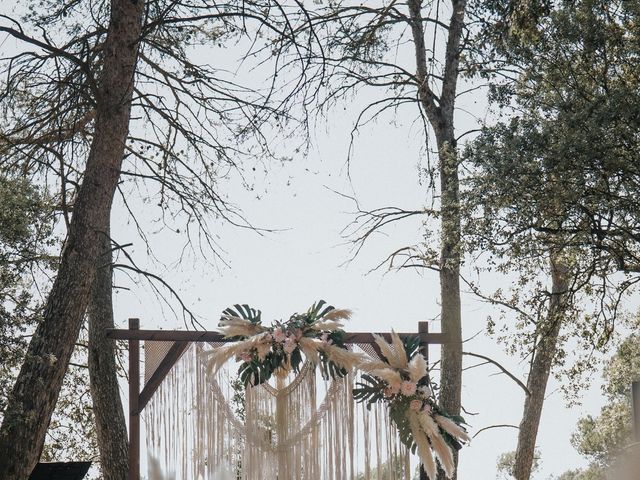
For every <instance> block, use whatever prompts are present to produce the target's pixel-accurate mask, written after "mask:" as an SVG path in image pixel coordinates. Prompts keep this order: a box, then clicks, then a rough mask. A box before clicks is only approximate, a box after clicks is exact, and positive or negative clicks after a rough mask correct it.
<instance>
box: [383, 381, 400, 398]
mask: <svg viewBox="0 0 640 480" xmlns="http://www.w3.org/2000/svg"><path fill="white" fill-rule="evenodd" d="M399 392H400V386H399V385H395V384H394V385H389V386H388V387H387V388H385V389H384V396H385V397H387V398H389V397H393V396H394V395H397V394H398V393H399Z"/></svg>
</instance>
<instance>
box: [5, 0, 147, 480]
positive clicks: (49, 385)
mask: <svg viewBox="0 0 640 480" xmlns="http://www.w3.org/2000/svg"><path fill="white" fill-rule="evenodd" d="M143 12H144V1H142V0H139V1H132V0H112V2H111V10H110V21H109V29H108V32H107V36H106V40H105V45H104V56H103V59H104V60H103V62H104V64H103V67H102V72H101V74H100V80H99V83H98V85H97V91H96V101H97V104H96V127H95V136H94V138H93V141H92V143H91V150H90V152H89V156H88V159H87V165H86V169H85V172H84V178H83V182H82V186H81V187H80V189H79V192H78V196H77V199H76V201H75V205H74V212H73V217H72V219H71V223H70V225H69V232H68V236H67V240H66V245H65V247H64V249H63V252H62V257H61V260H60V267H59V269H58V274H57V277H56V280H55V281H54V284H53V286H52V289H51V292H50V293H49V298H48V300H47V305H46V307H45V311H44V318H43V321H42V322H41V323H40V324H39V325H38V328H37V329H36V331H35V333H34V336H33V338H32V340H31V342H30V344H29V348H28V350H27V353H26V356H25V361H24V363H23V365H22V368H21V370H20V374H19V376H18V378H17V380H16V383H15V385H14V387H13V390H12V393H11V395H10V397H9V400H8V405H7V408H6V409H5V413H4V419H3V422H2V427H1V429H0V451H2V452H3V455H2V457H0V476H1V477H2V478H6V479H8V480H12V479H15V480H23V479H25V478H28V477H29V475H30V474H31V471H32V469H33V467H34V466H35V464H36V462H37V461H38V458H39V456H40V452H41V451H42V447H43V444H44V438H45V434H46V430H47V427H48V425H49V421H50V419H51V414H52V412H53V409H54V407H55V403H56V400H57V398H58V394H59V392H60V386H61V384H62V380H63V378H64V374H65V372H66V369H67V365H68V363H69V360H70V357H71V353H72V351H73V346H74V344H75V341H76V338H77V337H78V333H79V331H80V327H81V325H82V320H83V317H84V313H85V310H86V308H87V305H88V303H89V297H90V294H91V287H92V283H93V279H94V277H95V272H96V265H97V261H98V257H99V255H100V251H101V249H100V246H101V245H102V242H101V237H102V236H104V235H105V233H106V232H107V231H108V228H107V227H108V225H109V214H110V211H111V203H112V201H113V196H114V193H115V189H116V184H117V181H118V179H119V177H120V169H121V164H122V159H123V157H124V152H125V142H126V138H127V134H128V129H129V116H130V112H131V98H132V94H133V82H134V76H135V68H136V62H137V57H138V45H139V38H140V33H141V27H142V15H143Z"/></svg>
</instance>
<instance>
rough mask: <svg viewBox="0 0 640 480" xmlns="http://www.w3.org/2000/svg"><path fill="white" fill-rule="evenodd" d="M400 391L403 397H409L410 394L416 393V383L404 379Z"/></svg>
mask: <svg viewBox="0 0 640 480" xmlns="http://www.w3.org/2000/svg"><path fill="white" fill-rule="evenodd" d="M400 391H401V392H402V395H404V396H405V397H410V396H411V395H413V394H415V393H416V384H415V383H413V382H410V381H409V380H405V381H404V382H402V385H401V386H400Z"/></svg>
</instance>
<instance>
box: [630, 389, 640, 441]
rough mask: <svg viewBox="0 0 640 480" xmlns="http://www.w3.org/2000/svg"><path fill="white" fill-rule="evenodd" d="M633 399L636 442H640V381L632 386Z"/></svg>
mask: <svg viewBox="0 0 640 480" xmlns="http://www.w3.org/2000/svg"><path fill="white" fill-rule="evenodd" d="M631 399H632V400H631V401H632V402H633V431H634V434H635V438H636V442H640V380H638V381H636V382H633V383H632V384H631Z"/></svg>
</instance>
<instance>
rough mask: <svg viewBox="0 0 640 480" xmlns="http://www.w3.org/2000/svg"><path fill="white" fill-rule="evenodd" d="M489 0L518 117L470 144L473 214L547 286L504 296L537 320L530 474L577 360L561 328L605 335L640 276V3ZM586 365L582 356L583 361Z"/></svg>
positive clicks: (497, 246) (489, 240)
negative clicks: (548, 397) (523, 295)
mask: <svg viewBox="0 0 640 480" xmlns="http://www.w3.org/2000/svg"><path fill="white" fill-rule="evenodd" d="M487 3H489V4H491V5H493V8H495V10H494V12H495V11H497V12H498V17H497V18H498V19H499V21H496V22H495V23H494V24H493V27H495V28H493V29H489V30H488V36H489V38H491V39H492V40H493V41H492V42H489V43H490V45H493V48H495V49H496V51H498V52H500V55H498V57H499V59H498V60H496V62H495V63H494V64H493V66H494V67H495V71H500V72H501V73H502V74H503V75H507V76H508V80H507V81H506V82H495V83H494V85H493V89H492V93H493V98H494V100H496V101H497V102H498V104H499V105H502V106H503V107H504V108H505V109H506V110H508V111H510V113H511V114H512V118H511V120H509V121H507V122H499V123H498V124H496V125H495V126H493V127H490V128H486V129H484V131H483V132H482V133H481V135H480V136H479V138H478V139H477V140H476V141H475V142H474V144H473V146H472V148H470V149H469V151H468V152H467V153H468V158H469V160H470V162H472V163H471V164H472V165H473V166H474V167H475V168H476V170H475V172H474V174H473V175H472V176H471V178H470V181H469V185H470V191H469V192H470V197H469V210H468V211H469V212H471V218H470V219H469V221H468V225H469V228H470V230H474V229H475V234H477V236H476V237H475V238H476V239H478V243H477V246H479V247H480V249H485V248H486V249H487V250H488V251H491V252H493V254H494V255H495V256H494V259H497V261H500V260H504V259H507V260H506V261H505V263H504V264H503V265H502V268H504V269H505V270H511V271H513V272H519V273H520V274H522V273H525V274H526V275H525V276H523V277H522V278H526V276H528V278H529V284H530V285H532V286H533V287H534V289H533V293H534V294H536V292H540V293H543V297H540V298H542V299H543V300H542V301H539V300H534V299H533V298H532V297H529V300H527V302H528V303H524V305H523V303H522V302H518V296H517V295H514V296H513V297H512V298H511V299H505V298H495V297H494V300H495V301H496V303H501V304H503V305H507V304H511V305H512V306H517V308H516V310H517V311H518V315H519V316H520V320H521V321H520V324H521V325H523V326H531V327H532V330H531V331H532V332H533V335H532V336H522V337H521V340H523V339H524V340H525V341H526V343H525V344H524V345H525V352H526V355H530V370H529V378H528V384H529V390H530V393H531V394H530V395H529V396H527V398H526V400H525V407H524V411H523V417H522V422H521V425H520V433H519V438H518V448H517V450H516V464H515V469H514V472H515V478H516V479H517V480H527V479H529V477H530V473H531V466H532V462H533V455H534V450H535V441H536V437H537V430H538V425H539V423H540V418H541V413H542V405H543V401H544V392H545V388H546V383H547V379H548V377H549V373H550V372H551V370H552V367H554V366H560V364H562V363H563V362H566V361H567V359H566V357H567V356H568V352H566V351H565V350H564V349H563V348H562V343H563V342H561V341H560V340H561V339H562V338H566V337H567V336H570V337H573V338H577V339H580V341H581V343H582V346H583V347H584V348H586V349H587V350H592V349H594V348H603V347H604V346H605V345H606V343H607V341H608V339H609V338H610V337H611V334H612V329H613V325H614V324H615V320H616V318H617V316H618V308H619V305H620V300H621V298H622V296H623V295H624V293H625V292H627V291H628V290H629V288H630V287H632V286H633V285H634V284H635V283H637V282H638V281H639V280H638V276H637V274H636V270H637V268H636V267H637V264H638V262H637V259H638V252H639V250H638V249H639V247H640V244H639V243H638V240H640V237H639V236H638V233H640V222H639V220H640V217H639V216H638V211H639V210H638V207H639V205H638V203H637V199H638V185H639V183H638V178H640V177H638V172H639V171H638V167H637V162H636V158H637V155H638V149H639V148H640V144H639V143H638V141H637V136H636V135H635V134H634V133H633V132H637V129H638V118H640V116H639V115H638V103H637V100H638V97H637V95H638V93H637V88H635V86H634V85H636V84H637V82H638V78H640V76H639V74H640V71H639V70H638V68H637V62H636V61H635V60H634V59H635V58H636V54H637V38H638V30H637V15H638V11H637V8H634V6H633V5H631V4H630V3H629V2H624V1H622V2H600V1H584V2H572V3H571V4H570V5H569V4H565V3H563V2H531V3H530V2H525V3H526V5H524V6H523V8H522V9H521V10H517V9H513V8H511V9H509V8H505V6H504V4H499V3H496V2H487ZM508 3H509V6H510V7H513V6H514V4H517V3H518V2H508ZM523 18H526V19H529V20H531V19H534V20H535V21H534V22H523V21H522V19H523ZM505 63H506V64H507V65H509V68H510V71H509V73H505V68H504V67H503V65H504V64H505ZM501 65H502V67H501ZM487 71H489V70H487ZM502 78H504V77H502ZM596 138H597V139H598V141H597V142H594V139H596ZM478 206H479V207H478ZM469 235H470V236H473V235H474V234H473V233H470V234H469ZM540 257H544V258H550V259H551V261H552V262H553V263H552V266H551V278H552V288H551V290H550V291H548V292H546V293H544V292H545V290H546V289H544V288H542V289H541V288H539V287H537V288H536V284H538V285H539V282H538V280H537V279H536V277H537V276H538V275H539V272H540V269H541V268H542V265H541V264H540V262H539V260H538V258H540ZM558 260H560V261H561V263H559V262H558ZM558 267H560V268H558ZM547 271H548V270H547ZM559 271H563V272H565V273H564V275H563V276H562V277H564V280H562V279H561V278H560V277H558V276H557V273H558V272H559ZM619 271H621V272H622V273H623V275H622V276H617V277H615V274H616V272H619ZM614 277H615V278H614ZM522 283H523V284H526V283H527V280H523V281H522ZM545 297H546V298H548V299H549V300H548V301H547V300H546V299H545ZM578 299H579V301H578ZM541 306H544V308H545V311H546V315H540V312H541V310H540V308H539V307H541ZM523 307H524V308H523ZM532 307H534V308H532ZM536 309H537V310H536ZM526 310H529V313H531V311H533V312H534V314H533V315H530V314H529V313H527V312H526ZM563 331H564V332H565V333H564V336H563V334H562V332H563ZM521 345H522V343H521ZM585 358H591V357H585ZM586 366H587V365H586V363H584V362H583V363H582V364H581V363H580V362H578V363H577V364H576V365H574V368H573V373H575V372H576V371H578V370H579V369H580V368H583V369H584V368H585V367H586ZM569 373H571V369H569ZM565 378H566V377H565ZM574 379H575V377H574Z"/></svg>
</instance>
